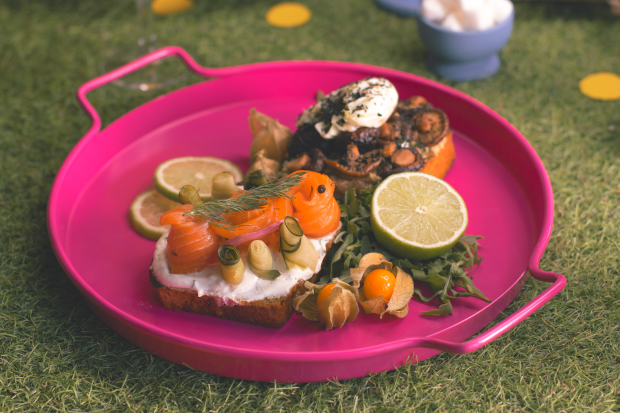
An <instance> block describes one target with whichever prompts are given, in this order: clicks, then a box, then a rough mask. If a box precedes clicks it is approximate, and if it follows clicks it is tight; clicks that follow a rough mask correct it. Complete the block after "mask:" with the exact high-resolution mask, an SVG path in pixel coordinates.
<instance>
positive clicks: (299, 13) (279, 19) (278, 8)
mask: <svg viewBox="0 0 620 413" xmlns="http://www.w3.org/2000/svg"><path fill="white" fill-rule="evenodd" d="M311 17H312V12H311V11H310V9H309V8H308V7H306V6H304V5H303V4H300V3H294V2H285V3H280V4H276V5H275V6H273V7H271V8H270V9H269V10H268V11H267V14H266V15H265V19H267V23H269V24H270V25H272V26H276V27H297V26H301V25H304V24H306V23H308V21H309V20H310V18H311Z"/></svg>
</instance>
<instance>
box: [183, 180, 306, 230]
mask: <svg viewBox="0 0 620 413" xmlns="http://www.w3.org/2000/svg"><path fill="white" fill-rule="evenodd" d="M304 175H305V173H304V172H295V173H294V174H291V175H288V176H286V177H284V178H281V179H276V180H273V181H269V182H267V183H266V184H263V185H261V186H257V187H256V188H252V189H250V190H248V191H245V192H243V193H241V194H239V195H238V196H236V197H234V198H229V199H214V200H211V201H208V202H203V203H201V204H199V205H196V206H194V209H192V210H191V211H190V212H188V213H187V214H185V215H194V216H197V217H199V218H201V219H204V220H208V221H209V223H210V224H211V225H213V226H216V227H220V228H224V229H227V230H235V229H238V228H240V227H242V226H244V225H234V224H232V223H231V222H230V221H229V220H228V219H227V218H226V215H228V214H232V213H235V212H243V211H251V210H253V209H259V208H262V207H264V206H265V205H267V204H268V203H269V201H267V198H289V199H293V195H291V194H290V193H289V191H290V189H291V188H292V187H294V186H297V185H299V184H300V183H301V181H303V177H304Z"/></svg>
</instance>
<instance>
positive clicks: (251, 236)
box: [207, 219, 284, 266]
mask: <svg viewBox="0 0 620 413" xmlns="http://www.w3.org/2000/svg"><path fill="white" fill-rule="evenodd" d="M283 222H284V220H283V219H281V220H279V221H276V222H274V223H273V224H271V225H269V226H267V227H265V228H263V229H261V230H260V231H256V232H248V233H247V234H243V235H240V236H238V237H235V238H231V239H229V240H228V241H224V242H223V243H222V245H233V246H235V247H236V246H238V245H241V244H243V243H244V242H248V241H253V240H255V239H258V238H262V237H264V236H265V235H267V234H271V233H272V232H274V231H277V230H278V229H279V228H280V224H281V223H283ZM207 262H208V263H209V266H212V265H215V264H218V263H219V261H218V259H217V250H215V251H213V252H212V253H211V255H210V256H209V258H208V259H207Z"/></svg>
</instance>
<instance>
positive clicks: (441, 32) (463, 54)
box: [417, 9, 514, 82]
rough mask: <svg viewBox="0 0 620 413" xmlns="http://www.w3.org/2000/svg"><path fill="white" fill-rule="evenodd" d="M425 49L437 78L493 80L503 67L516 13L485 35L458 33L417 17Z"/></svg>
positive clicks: (480, 32) (427, 58)
mask: <svg viewBox="0 0 620 413" xmlns="http://www.w3.org/2000/svg"><path fill="white" fill-rule="evenodd" d="M417 21H418V32H419V33H420V37H421V38H422V43H424V46H425V47H426V50H427V51H428V54H427V56H426V65H427V66H428V68H429V70H430V71H431V72H433V73H435V74H436V75H438V76H440V77H443V78H446V79H450V80H454V81H457V82H463V81H468V80H475V79H482V78H485V77H489V76H493V75H494V74H495V73H497V71H498V70H499V67H500V60H499V55H498V53H499V51H500V50H502V48H503V47H504V46H505V45H506V43H508V39H510V34H511V33H512V26H513V23H514V9H513V11H512V13H511V14H510V16H509V17H508V18H507V19H506V20H504V21H503V22H501V23H499V24H497V25H495V26H493V27H491V28H490V29H488V30H482V31H464V32H455V31H452V30H448V29H445V28H443V27H441V26H439V25H438V24H436V23H433V22H431V21H429V20H426V19H425V18H424V17H422V16H418V17H417Z"/></svg>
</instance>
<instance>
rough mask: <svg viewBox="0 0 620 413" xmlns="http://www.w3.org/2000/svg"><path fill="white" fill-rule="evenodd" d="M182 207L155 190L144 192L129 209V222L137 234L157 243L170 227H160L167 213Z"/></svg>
mask: <svg viewBox="0 0 620 413" xmlns="http://www.w3.org/2000/svg"><path fill="white" fill-rule="evenodd" d="M179 205H181V204H180V203H178V202H174V201H171V200H169V199H168V198H166V197H164V196H162V195H161V194H160V193H159V192H157V191H156V190H154V189H149V190H148V191H145V192H142V193H141V194H140V195H138V196H137V197H136V199H135V200H134V201H133V202H132V203H131V206H130V207H129V220H130V221H131V226H132V227H133V229H135V230H136V232H137V233H138V234H140V235H142V236H143V237H144V238H148V239H152V240H153V241H157V240H158V239H159V238H160V237H161V236H162V234H163V233H164V232H165V231H166V230H167V229H168V228H169V227H170V225H159V218H160V217H161V216H162V214H163V213H164V212H166V211H169V210H171V209H172V208H174V207H177V206H179Z"/></svg>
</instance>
